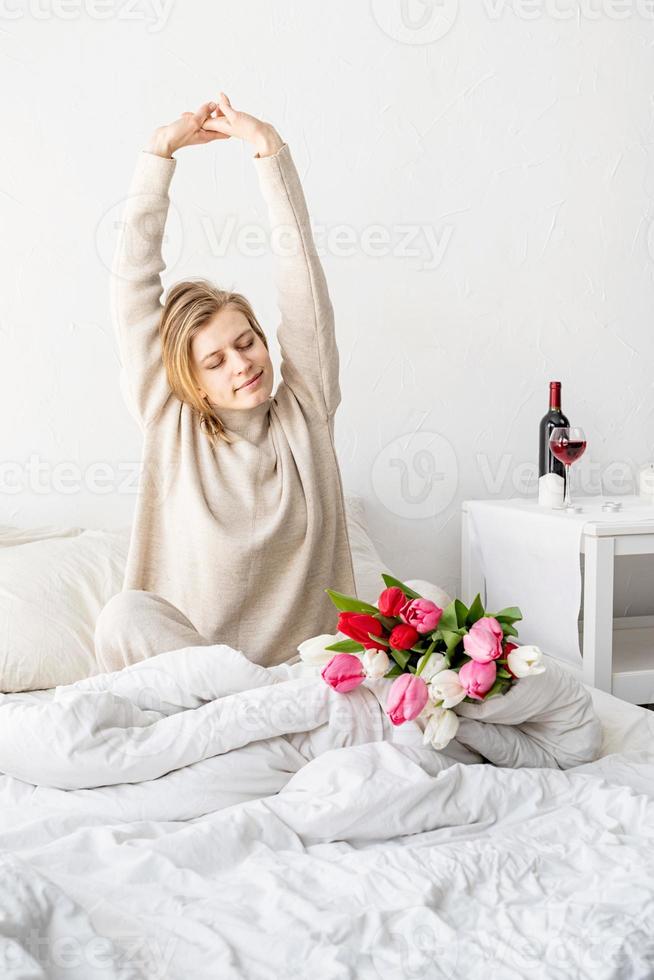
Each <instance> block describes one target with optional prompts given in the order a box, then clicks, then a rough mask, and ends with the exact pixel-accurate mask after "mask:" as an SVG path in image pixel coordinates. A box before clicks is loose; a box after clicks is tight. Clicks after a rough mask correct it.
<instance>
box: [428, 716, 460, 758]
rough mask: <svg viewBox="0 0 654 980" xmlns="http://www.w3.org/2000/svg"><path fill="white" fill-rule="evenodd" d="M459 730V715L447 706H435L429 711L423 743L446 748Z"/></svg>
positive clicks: (437, 747)
mask: <svg viewBox="0 0 654 980" xmlns="http://www.w3.org/2000/svg"><path fill="white" fill-rule="evenodd" d="M458 730H459V716H458V715H457V714H455V713H454V711H448V710H447V708H435V709H434V710H433V711H431V712H430V713H429V718H428V721H427V724H426V725H425V731H424V734H423V736H422V744H423V745H431V746H432V748H434V749H444V748H445V746H446V745H447V744H448V743H449V742H451V740H452V739H453V738H454V736H455V735H456V733H457V731H458Z"/></svg>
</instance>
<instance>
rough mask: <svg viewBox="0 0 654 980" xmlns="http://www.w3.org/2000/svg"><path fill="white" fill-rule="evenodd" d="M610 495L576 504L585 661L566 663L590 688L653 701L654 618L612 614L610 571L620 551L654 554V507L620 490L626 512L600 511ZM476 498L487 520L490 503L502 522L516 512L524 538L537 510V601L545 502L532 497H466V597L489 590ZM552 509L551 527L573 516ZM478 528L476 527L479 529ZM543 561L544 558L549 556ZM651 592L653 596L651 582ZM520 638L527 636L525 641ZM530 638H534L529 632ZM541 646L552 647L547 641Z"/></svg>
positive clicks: (527, 590) (529, 587)
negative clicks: (477, 536) (476, 537)
mask: <svg viewBox="0 0 654 980" xmlns="http://www.w3.org/2000/svg"><path fill="white" fill-rule="evenodd" d="M606 499H607V498H605V497H594V498H588V497H586V498H581V497H579V498H576V499H575V503H580V504H581V505H582V507H583V509H584V511H586V512H587V513H586V514H584V513H583V512H582V514H581V515H577V516H576V517H575V518H573V520H576V522H577V526H578V527H579V553H580V554H582V555H583V556H584V584H583V596H582V602H581V615H582V621H581V622H580V624H579V634H578V639H579V640H580V646H581V647H582V650H583V657H582V660H581V667H574V666H572V665H568V666H570V669H573V670H576V671H577V672H578V673H579V676H581V677H582V678H583V680H584V682H585V683H586V684H589V685H591V686H592V687H597V688H600V689H601V690H603V691H608V692H609V693H611V694H614V695H615V696H616V697H618V698H622V699H623V700H624V701H630V702H631V703H632V704H648V703H652V702H654V616H635V617H628V618H624V619H616V620H614V618H613V573H614V559H615V557H616V556H619V555H654V507H653V506H652V505H647V504H646V503H645V502H644V501H643V500H642V499H641V498H640V497H637V496H630V497H627V496H623V497H619V498H613V499H618V500H620V501H621V502H622V511H621V512H617V513H601V503H602V502H603V501H605V500H606ZM475 504H482V505H483V508H484V513H485V514H486V520H488V514H489V513H491V511H489V510H488V508H493V510H492V513H493V514H496V516H497V522H498V526H499V525H501V523H502V521H504V522H507V521H510V520H511V516H512V515H513V516H514V517H515V518H516V519H517V518H519V520H520V522H521V525H520V526H521V529H522V533H523V534H525V531H526V532H527V533H526V538H528V537H529V535H528V528H529V523H530V518H529V517H528V515H529V514H531V515H533V516H532V518H531V520H532V521H533V520H534V518H535V516H536V515H538V518H539V521H538V523H539V535H540V538H539V535H534V538H535V541H532V540H529V542H528V547H529V549H530V558H532V557H534V556H535V557H536V560H534V563H533V564H534V575H535V577H536V581H535V582H534V581H532V582H529V583H525V585H524V586H523V589H524V594H525V596H526V597H531V598H530V599H529V600H528V601H532V603H533V596H534V595H535V593H536V590H537V588H538V581H537V579H538V576H539V571H540V572H542V570H543V567H544V566H541V567H540V569H539V566H538V561H537V558H538V547H539V544H538V542H539V540H542V534H543V520H542V518H543V515H544V508H541V507H539V506H538V503H537V502H536V501H535V500H525V499H523V498H516V499H513V500H494V501H464V502H463V505H462V538H461V543H462V548H461V578H462V595H463V598H464V599H468V600H469V599H471V598H472V597H473V596H474V595H475V594H476V593H477V592H480V593H481V595H482V598H483V597H485V596H486V594H487V586H488V582H487V570H486V569H485V568H484V567H483V564H484V562H483V559H482V558H481V556H480V554H479V552H478V547H479V544H478V545H477V548H475V547H473V541H472V539H473V534H471V513H470V511H471V505H472V509H474V505H475ZM495 508H496V510H495ZM598 511H600V513H598ZM547 513H548V514H549V515H550V516H551V519H552V522H553V523H552V524H551V528H552V530H553V531H555V530H556V529H558V530H561V528H562V525H560V524H558V523H555V522H558V521H566V520H567V519H568V517H569V515H566V514H564V513H563V512H558V513H555V514H553V513H552V512H551V511H550V512H547ZM546 520H547V518H546ZM579 525H581V526H579ZM487 526H488V525H487ZM507 526H509V525H507ZM475 533H479V532H478V531H475ZM499 533H500V532H498V534H499ZM514 547H515V544H514ZM525 547H527V540H525ZM550 560H551V558H550ZM544 561H545V562H546V561H547V558H545V559H544ZM506 567H507V568H508V569H509V571H507V575H508V576H509V577H510V568H509V565H508V564H507V566H506ZM495 574H496V575H497V574H498V573H497V572H495ZM580 574H581V573H580V572H579V575H580ZM492 584H493V583H491V585H492ZM512 589H513V594H515V600H514V602H515V604H516V605H519V606H520V605H521V601H520V592H521V587H520V582H516V583H514V584H513V586H512ZM652 597H653V602H654V582H653V587H652ZM527 614H528V610H525V609H524V608H523V615H524V616H525V618H526V615H527ZM555 615H556V609H553V610H552V616H555ZM519 625H520V624H518V626H519ZM582 637H583V639H582ZM521 639H522V638H521ZM522 642H526V641H525V640H522ZM529 642H537V641H536V639H531V638H530V640H529ZM543 649H544V650H545V652H547V649H546V647H545V646H543Z"/></svg>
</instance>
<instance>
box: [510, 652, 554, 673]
mask: <svg viewBox="0 0 654 980" xmlns="http://www.w3.org/2000/svg"><path fill="white" fill-rule="evenodd" d="M542 656H543V654H542V651H541V650H540V649H539V648H538V647H535V646H531V645H527V646H524V647H516V648H515V650H511V653H510V654H509V655H508V657H507V658H506V662H507V663H508V665H509V670H510V671H511V672H512V673H513V674H515V676H516V677H529V675H530V674H542V673H543V671H544V670H545V664H544V663H543V662H542Z"/></svg>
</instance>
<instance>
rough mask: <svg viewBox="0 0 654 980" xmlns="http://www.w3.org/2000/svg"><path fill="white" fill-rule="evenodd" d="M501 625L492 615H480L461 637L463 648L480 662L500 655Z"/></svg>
mask: <svg viewBox="0 0 654 980" xmlns="http://www.w3.org/2000/svg"><path fill="white" fill-rule="evenodd" d="M503 635H504V634H503V633H502V627H501V626H500V624H499V623H498V621H497V620H496V619H495V617H494V616H482V618H481V619H478V620H477V622H476V623H473V625H472V626H471V627H470V629H469V631H468V632H467V633H466V635H465V636H464V637H463V649H464V650H465V652H466V653H467V654H468V656H469V657H472V659H473V660H476V661H477V662H478V663H480V664H487V663H489V661H491V660H497V658H498V657H501V656H502V639H503Z"/></svg>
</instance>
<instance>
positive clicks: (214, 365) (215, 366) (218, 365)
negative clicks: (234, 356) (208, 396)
mask: <svg viewBox="0 0 654 980" xmlns="http://www.w3.org/2000/svg"><path fill="white" fill-rule="evenodd" d="M253 344H254V341H253V340H251V341H250V343H249V344H246V345H245V346H244V347H237V348H236V349H237V350H247V349H248V347H252V345H253ZM222 363H223V362H222V361H218V362H217V363H216V364H211V365H210V366H209V370H210V371H213V369H214V368H217V367H220V365H221V364H222Z"/></svg>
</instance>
